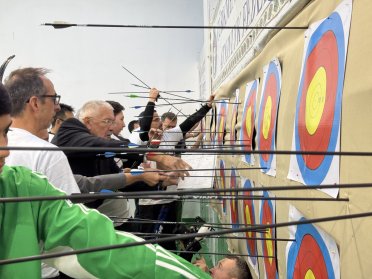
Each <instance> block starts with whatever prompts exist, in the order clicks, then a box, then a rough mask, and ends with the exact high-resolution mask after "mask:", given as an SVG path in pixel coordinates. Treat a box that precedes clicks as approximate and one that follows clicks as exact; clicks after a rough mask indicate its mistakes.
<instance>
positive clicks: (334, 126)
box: [288, 3, 351, 196]
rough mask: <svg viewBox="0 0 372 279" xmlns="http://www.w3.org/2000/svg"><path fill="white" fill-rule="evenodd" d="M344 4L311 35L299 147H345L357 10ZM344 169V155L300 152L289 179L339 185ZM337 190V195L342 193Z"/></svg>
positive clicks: (299, 110)
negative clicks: (344, 113) (348, 68)
mask: <svg viewBox="0 0 372 279" xmlns="http://www.w3.org/2000/svg"><path fill="white" fill-rule="evenodd" d="M342 5H345V4H344V3H343V4H341V5H340V6H339V7H338V8H337V10H336V11H335V12H334V13H332V14H331V15H330V16H329V17H328V18H326V19H324V20H323V21H321V22H319V23H316V24H313V25H312V26H311V27H310V29H309V30H308V31H307V34H306V40H305V52H304V58H303V65H302V72H301V78H300V83H299V88H298V96H297V103H296V114H295V125H294V133H293V144H292V149H293V150H295V151H321V152H334V151H339V149H340V146H339V145H340V126H341V102H342V91H343V83H344V75H345V61H346V52H347V41H348V36H349V35H348V34H349V31H348V30H349V28H350V18H351V9H350V8H348V9H345V7H342ZM347 10H349V11H348V12H347ZM338 172H339V158H338V157H335V156H331V155H308V154H298V155H294V156H291V168H290V173H289V175H288V177H289V178H290V179H293V180H296V181H299V182H301V183H304V184H305V185H310V184H313V185H319V184H325V183H327V184H333V183H339V173H338ZM326 192H329V193H330V194H331V193H333V192H334V191H333V192H330V191H326ZM337 192H338V191H337V190H336V194H334V193H333V194H331V195H332V196H337Z"/></svg>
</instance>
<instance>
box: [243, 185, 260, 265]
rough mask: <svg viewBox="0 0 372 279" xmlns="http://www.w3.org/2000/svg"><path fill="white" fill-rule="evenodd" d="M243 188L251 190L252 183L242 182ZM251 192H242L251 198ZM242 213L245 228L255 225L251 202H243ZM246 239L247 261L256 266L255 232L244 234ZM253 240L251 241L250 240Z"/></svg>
mask: <svg viewBox="0 0 372 279" xmlns="http://www.w3.org/2000/svg"><path fill="white" fill-rule="evenodd" d="M243 187H244V188H246V189H250V188H252V183H251V181H250V180H249V179H246V180H245V181H244V185H243ZM251 195H252V192H244V196H247V197H249V196H251ZM243 212H244V224H245V225H247V226H252V225H256V217H255V216H256V215H255V212H254V203H253V200H243ZM245 236H246V237H247V242H246V243H247V251H248V254H249V255H250V257H249V260H250V262H251V264H252V265H254V266H255V265H256V264H257V258H256V257H254V256H256V255H257V241H256V240H255V239H254V238H256V232H252V231H248V232H246V233H245ZM252 238H253V239H252Z"/></svg>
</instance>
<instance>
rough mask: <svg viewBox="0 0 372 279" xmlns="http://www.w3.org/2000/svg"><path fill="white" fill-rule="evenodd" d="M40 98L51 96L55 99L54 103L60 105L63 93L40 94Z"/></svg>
mask: <svg viewBox="0 0 372 279" xmlns="http://www.w3.org/2000/svg"><path fill="white" fill-rule="evenodd" d="M38 97H39V98H51V99H54V104H55V105H58V104H59V101H60V100H61V95H42V96H38Z"/></svg>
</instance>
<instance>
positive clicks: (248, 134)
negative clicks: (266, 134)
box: [240, 79, 258, 164]
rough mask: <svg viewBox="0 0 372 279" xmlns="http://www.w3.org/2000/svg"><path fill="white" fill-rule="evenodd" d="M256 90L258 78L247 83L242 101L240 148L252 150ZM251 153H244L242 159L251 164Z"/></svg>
mask: <svg viewBox="0 0 372 279" xmlns="http://www.w3.org/2000/svg"><path fill="white" fill-rule="evenodd" d="M257 90H258V79H257V80H255V81H252V82H250V83H248V84H247V87H246V99H245V102H244V108H243V116H242V127H241V130H240V144H241V145H244V146H243V147H242V150H245V151H252V145H253V140H254V139H253V132H254V125H255V124H254V123H255V118H256V96H257ZM252 157H253V156H252V155H251V154H245V155H244V161H245V162H247V163H249V164H253V158H252Z"/></svg>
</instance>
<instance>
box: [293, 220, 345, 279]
mask: <svg viewBox="0 0 372 279" xmlns="http://www.w3.org/2000/svg"><path fill="white" fill-rule="evenodd" d="M300 220H305V218H301V219H300ZM295 239H296V241H293V242H292V243H291V245H290V246H289V249H288V254H287V278H293V279H297V278H298V279H300V278H301V279H302V278H328V279H335V278H336V274H338V272H335V270H334V266H333V264H332V258H331V256H330V251H329V249H328V247H327V244H326V241H325V240H324V239H323V237H322V235H321V234H320V233H319V232H318V230H317V229H316V228H315V227H314V226H313V225H312V224H305V225H300V226H297V231H296V234H295ZM334 246H336V245H335V244H334ZM336 249H337V248H336ZM337 254H338V253H337ZM337 278H338V277H337Z"/></svg>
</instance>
